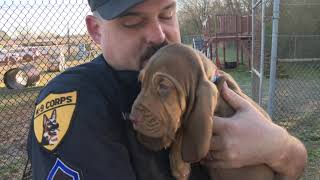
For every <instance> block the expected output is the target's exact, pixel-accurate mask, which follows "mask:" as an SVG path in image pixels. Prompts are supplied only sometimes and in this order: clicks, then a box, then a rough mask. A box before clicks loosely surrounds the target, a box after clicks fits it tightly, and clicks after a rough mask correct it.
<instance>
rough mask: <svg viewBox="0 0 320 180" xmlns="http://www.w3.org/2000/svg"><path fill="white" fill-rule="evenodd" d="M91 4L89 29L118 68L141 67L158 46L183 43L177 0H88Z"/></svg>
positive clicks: (88, 19)
mask: <svg viewBox="0 0 320 180" xmlns="http://www.w3.org/2000/svg"><path fill="white" fill-rule="evenodd" d="M126 1H127V2H126ZM103 2H104V3H103ZM89 5H90V7H91V10H92V11H93V15H89V16H87V18H86V23H87V29H88V32H89V34H90V36H91V37H92V39H93V40H94V41H95V42H96V43H97V44H99V45H100V46H101V49H102V53H103V55H104V57H105V58H106V59H107V61H108V63H109V64H110V65H111V66H112V67H113V68H115V69H117V70H140V69H141V68H142V67H143V65H144V64H145V62H146V61H147V60H148V59H149V58H150V57H151V56H152V55H153V54H154V53H155V52H156V51H157V50H158V49H159V48H161V47H162V46H164V45H166V44H168V43H172V42H180V30H179V25H178V21H177V15H176V0H131V1H129V0H100V1H98V0H89Z"/></svg>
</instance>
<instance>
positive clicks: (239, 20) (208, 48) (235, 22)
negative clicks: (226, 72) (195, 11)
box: [202, 15, 252, 67]
mask: <svg viewBox="0 0 320 180" xmlns="http://www.w3.org/2000/svg"><path fill="white" fill-rule="evenodd" d="M210 22H211V24H210ZM212 23H213V24H212ZM212 26H214V28H211V27H212ZM251 27H252V23H251V16H235V15H216V16H215V19H214V20H213V19H211V20H209V21H207V22H205V23H204V24H203V29H204V32H203V37H204V46H203V48H202V51H203V52H205V54H206V55H207V56H208V57H209V58H210V59H212V60H213V58H214V56H213V54H215V61H216V65H217V66H219V67H221V61H220V58H219V54H218V47H221V46H222V48H223V62H224V65H225V66H228V63H227V61H226V43H230V42H233V43H235V44H236V61H235V62H233V64H235V63H236V64H239V63H240V57H241V62H242V63H246V62H243V59H244V56H246V59H247V60H248V62H247V64H248V66H249V67H251V64H250V58H251V57H250V54H251V53H250V49H251ZM210 29H214V32H210Z"/></svg>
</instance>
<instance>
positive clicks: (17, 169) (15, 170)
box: [0, 159, 26, 179]
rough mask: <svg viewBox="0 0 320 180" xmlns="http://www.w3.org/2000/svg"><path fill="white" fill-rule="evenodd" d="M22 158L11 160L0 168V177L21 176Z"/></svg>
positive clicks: (23, 163)
mask: <svg viewBox="0 0 320 180" xmlns="http://www.w3.org/2000/svg"><path fill="white" fill-rule="evenodd" d="M25 163H26V162H25V161H24V160H21V159H20V160H18V161H16V162H12V163H10V164H9V165H7V166H5V167H2V168H1V169H0V179H11V178H13V177H22V171H23V168H24V165H25Z"/></svg>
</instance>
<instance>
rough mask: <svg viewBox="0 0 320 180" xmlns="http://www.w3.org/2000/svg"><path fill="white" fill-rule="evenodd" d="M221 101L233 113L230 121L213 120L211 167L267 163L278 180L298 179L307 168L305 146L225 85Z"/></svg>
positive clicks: (225, 119) (234, 166) (218, 118)
mask: <svg viewBox="0 0 320 180" xmlns="http://www.w3.org/2000/svg"><path fill="white" fill-rule="evenodd" d="M223 88H224V89H223V90H222V95H223V97H224V99H225V100H226V101H227V102H228V103H229V104H230V105H231V106H232V107H233V108H234V109H235V110H236V114H235V115H234V116H232V117H230V118H221V117H214V136H213V138H212V149H211V151H212V155H213V156H214V159H215V160H214V161H212V162H210V164H211V166H213V167H220V168H238V167H243V166H248V165H257V164H267V165H268V166H270V167H271V168H272V169H273V170H274V171H275V172H277V173H278V174H279V175H277V176H278V179H290V180H296V179H298V178H299V177H300V176H301V175H302V173H303V170H304V168H305V166H306V161H307V152H306V149H305V147H304V145H303V144H302V143H301V142H300V141H299V140H298V139H296V138H295V137H293V136H291V135H290V134H289V133H288V132H287V131H286V130H285V129H284V128H282V127H280V126H278V125H276V124H275V123H273V122H271V121H269V120H268V119H267V118H266V117H265V116H264V115H263V114H262V113H261V112H259V111H258V110H257V109H256V108H255V107H254V106H253V105H252V104H251V103H250V102H248V101H247V100H245V99H244V98H242V97H241V96H239V95H238V94H236V93H235V92H233V91H232V90H230V89H229V88H228V87H226V86H224V87H223Z"/></svg>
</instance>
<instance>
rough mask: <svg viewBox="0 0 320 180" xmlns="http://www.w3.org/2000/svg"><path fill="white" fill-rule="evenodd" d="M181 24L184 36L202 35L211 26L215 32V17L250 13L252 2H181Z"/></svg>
mask: <svg viewBox="0 0 320 180" xmlns="http://www.w3.org/2000/svg"><path fill="white" fill-rule="evenodd" d="M178 3H179V10H178V16H179V23H180V27H181V34H182V35H190V34H202V33H203V32H204V28H207V27H206V25H210V26H209V29H207V30H209V32H214V31H215V29H214V24H215V22H214V21H215V18H214V17H215V15H217V14H226V15H227V14H228V15H244V14H248V13H250V7H251V0H179V1H178Z"/></svg>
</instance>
